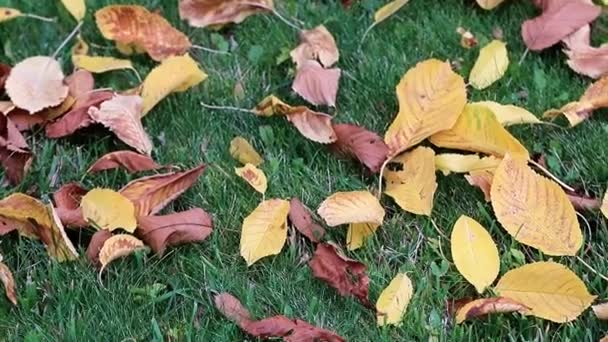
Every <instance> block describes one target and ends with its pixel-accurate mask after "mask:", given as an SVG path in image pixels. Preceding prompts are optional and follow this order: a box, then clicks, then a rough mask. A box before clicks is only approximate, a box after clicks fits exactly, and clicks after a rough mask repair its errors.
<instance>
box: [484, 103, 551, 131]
mask: <svg viewBox="0 0 608 342" xmlns="http://www.w3.org/2000/svg"><path fill="white" fill-rule="evenodd" d="M472 105H474V106H485V107H487V108H488V109H489V110H491V111H492V113H494V116H496V120H498V122H500V124H501V125H503V126H511V125H518V124H537V123H541V122H542V121H540V120H539V119H538V118H537V117H536V116H534V114H532V113H530V112H529V111H527V110H526V109H524V108H521V107H517V106H514V105H502V104H500V103H496V102H493V101H481V102H475V103H472Z"/></svg>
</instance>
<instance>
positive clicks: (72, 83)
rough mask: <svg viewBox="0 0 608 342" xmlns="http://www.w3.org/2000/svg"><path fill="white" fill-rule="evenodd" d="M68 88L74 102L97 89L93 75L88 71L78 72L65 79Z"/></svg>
mask: <svg viewBox="0 0 608 342" xmlns="http://www.w3.org/2000/svg"><path fill="white" fill-rule="evenodd" d="M65 84H67V86H68V94H69V96H71V97H72V98H74V100H76V99H79V98H83V97H85V96H88V95H90V93H91V92H92V91H93V89H94V88H95V79H94V78H93V74H91V73H90V72H89V71H87V70H76V71H74V72H73V73H72V74H71V75H70V76H68V77H66V78H65Z"/></svg>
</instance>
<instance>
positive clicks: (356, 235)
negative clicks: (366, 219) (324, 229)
mask: <svg viewBox="0 0 608 342" xmlns="http://www.w3.org/2000/svg"><path fill="white" fill-rule="evenodd" d="M378 227H380V225H378V224H376V223H351V224H350V225H348V231H347V232H346V248H348V250H349V251H354V250H356V249H358V248H360V247H362V246H363V243H365V240H366V239H367V238H368V237H370V236H372V235H374V233H376V230H378Z"/></svg>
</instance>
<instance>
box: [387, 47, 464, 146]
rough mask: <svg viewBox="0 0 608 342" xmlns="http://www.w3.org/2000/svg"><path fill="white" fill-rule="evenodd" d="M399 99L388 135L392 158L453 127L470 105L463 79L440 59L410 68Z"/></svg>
mask: <svg viewBox="0 0 608 342" xmlns="http://www.w3.org/2000/svg"><path fill="white" fill-rule="evenodd" d="M397 97H398V99H399V113H398V114H397V117H396V118H395V120H394V121H393V123H392V124H391V125H390V127H389V128H388V131H387V132H386V134H385V136H384V140H385V142H386V144H387V145H388V147H389V150H390V155H391V156H396V155H397V154H399V153H401V152H402V151H405V150H406V149H408V148H410V147H412V146H414V145H416V144H418V143H419V142H421V141H422V140H424V139H426V138H428V137H430V136H431V135H433V134H435V133H437V132H440V131H444V130H446V129H450V128H452V126H454V124H455V123H456V121H457V120H458V117H459V116H460V113H462V110H463V108H464V105H465V104H466V102H467V93H466V88H465V84H464V81H463V79H462V77H460V75H458V74H456V73H455V72H454V71H452V68H451V66H450V64H449V63H447V62H441V61H439V60H436V59H429V60H426V61H423V62H420V63H418V64H417V65H416V66H415V67H414V68H412V69H410V70H409V71H408V72H407V73H406V74H405V75H404V76H403V78H402V79H401V81H400V82H399V84H398V85H397Z"/></svg>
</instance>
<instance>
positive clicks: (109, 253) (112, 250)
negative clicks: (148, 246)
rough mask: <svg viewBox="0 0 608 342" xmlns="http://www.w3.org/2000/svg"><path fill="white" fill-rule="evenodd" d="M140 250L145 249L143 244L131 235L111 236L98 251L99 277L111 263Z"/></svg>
mask: <svg viewBox="0 0 608 342" xmlns="http://www.w3.org/2000/svg"><path fill="white" fill-rule="evenodd" d="M142 249H145V246H144V243H143V242H141V240H139V239H137V238H136V237H134V236H133V235H129V234H118V235H112V237H110V238H109V239H107V240H106V241H105V242H104V243H103V246H102V247H101V250H100V251H99V263H100V264H101V268H100V270H99V276H100V277H101V274H102V273H103V271H104V269H105V268H106V267H107V266H108V265H109V264H110V263H111V262H112V261H114V260H117V259H119V258H122V257H125V256H127V255H131V254H133V253H135V252H137V251H139V250H142Z"/></svg>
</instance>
